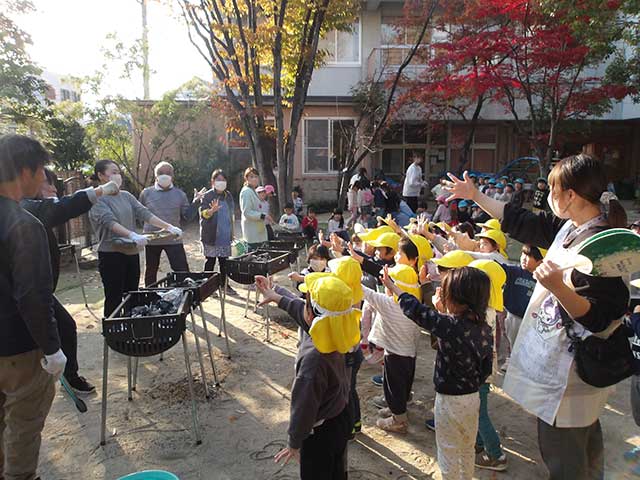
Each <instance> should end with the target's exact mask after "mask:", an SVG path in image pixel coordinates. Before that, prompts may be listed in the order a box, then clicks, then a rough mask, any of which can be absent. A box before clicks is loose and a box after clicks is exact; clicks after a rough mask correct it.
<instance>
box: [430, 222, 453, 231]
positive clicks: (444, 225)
mask: <svg viewBox="0 0 640 480" xmlns="http://www.w3.org/2000/svg"><path fill="white" fill-rule="evenodd" d="M429 227H430V228H433V227H438V228H439V229H440V230H442V231H443V232H445V233H451V230H452V229H451V225H449V224H448V223H447V222H438V223H434V222H429Z"/></svg>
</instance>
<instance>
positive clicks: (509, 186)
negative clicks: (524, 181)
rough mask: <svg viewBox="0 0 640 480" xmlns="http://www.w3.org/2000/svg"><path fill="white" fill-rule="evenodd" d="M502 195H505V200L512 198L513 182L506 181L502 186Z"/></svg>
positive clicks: (508, 200)
mask: <svg viewBox="0 0 640 480" xmlns="http://www.w3.org/2000/svg"><path fill="white" fill-rule="evenodd" d="M504 195H505V197H506V198H505V199H504V201H505V202H510V201H511V200H512V199H513V183H507V184H506V185H505V186H504Z"/></svg>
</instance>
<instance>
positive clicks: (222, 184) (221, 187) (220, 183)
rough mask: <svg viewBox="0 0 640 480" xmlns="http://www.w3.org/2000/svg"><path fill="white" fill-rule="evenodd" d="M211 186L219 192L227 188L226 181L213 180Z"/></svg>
mask: <svg viewBox="0 0 640 480" xmlns="http://www.w3.org/2000/svg"><path fill="white" fill-rule="evenodd" d="M213 188H215V189H216V190H217V191H219V192H224V191H225V190H226V189H227V181H226V180H216V181H215V182H213Z"/></svg>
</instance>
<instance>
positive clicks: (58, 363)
mask: <svg viewBox="0 0 640 480" xmlns="http://www.w3.org/2000/svg"><path fill="white" fill-rule="evenodd" d="M66 364H67V357H65V355H64V353H62V350H60V349H58V351H57V352H56V353H53V354H51V355H45V356H44V358H42V359H40V365H42V368H43V369H44V371H45V372H47V373H48V374H49V375H53V376H54V377H55V378H56V380H58V379H59V378H60V377H61V376H62V372H64V366H65V365H66Z"/></svg>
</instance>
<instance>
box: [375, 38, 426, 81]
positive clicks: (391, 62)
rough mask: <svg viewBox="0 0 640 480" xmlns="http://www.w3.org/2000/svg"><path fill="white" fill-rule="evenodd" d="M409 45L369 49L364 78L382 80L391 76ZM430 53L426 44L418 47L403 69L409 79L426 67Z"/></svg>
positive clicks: (407, 50)
mask: <svg viewBox="0 0 640 480" xmlns="http://www.w3.org/2000/svg"><path fill="white" fill-rule="evenodd" d="M410 50H411V46H395V45H394V46H381V47H376V48H373V49H371V52H370V53H369V56H368V57H367V61H366V72H365V80H374V81H379V82H384V81H386V80H389V79H391V78H393V77H394V76H395V74H396V72H397V71H398V68H399V67H400V65H402V62H403V61H404V59H405V58H406V57H407V55H408V53H409V51H410ZM429 54H430V47H429V46H428V45H425V46H422V47H420V50H419V51H418V52H416V55H415V56H414V57H413V59H412V60H411V63H410V64H409V65H407V66H406V67H405V69H404V71H403V75H404V76H405V77H406V78H409V79H415V78H418V77H419V76H420V75H421V74H422V73H423V72H424V71H425V70H426V69H427V65H426V63H427V58H428V57H429Z"/></svg>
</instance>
